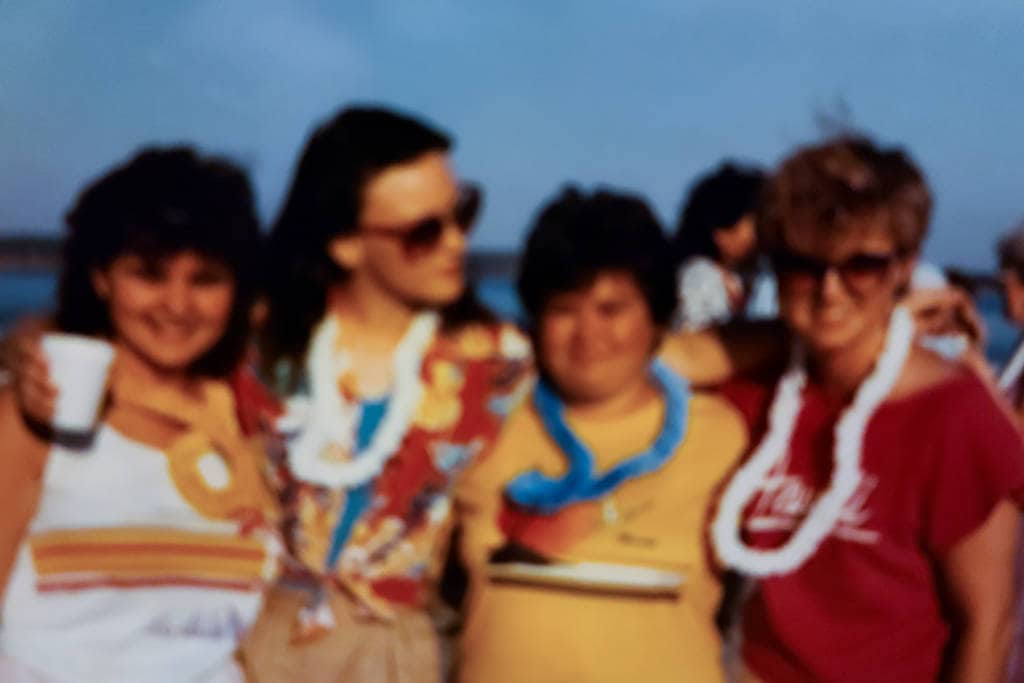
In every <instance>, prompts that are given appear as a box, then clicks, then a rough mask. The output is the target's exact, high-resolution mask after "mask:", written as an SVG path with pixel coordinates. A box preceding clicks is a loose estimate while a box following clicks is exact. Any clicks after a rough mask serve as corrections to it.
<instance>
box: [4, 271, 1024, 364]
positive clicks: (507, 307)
mask: <svg viewBox="0 0 1024 683" xmlns="http://www.w3.org/2000/svg"><path fill="white" fill-rule="evenodd" d="M55 291H56V282H55V278H54V276H53V274H52V273H51V272H48V271H30V272H15V273H11V272H7V273H0V330H2V329H3V328H4V327H6V326H7V325H9V324H10V322H11V321H12V320H14V319H16V318H17V317H18V316H20V315H24V314H25V313H28V312H35V311H47V310H49V309H50V308H51V307H52V302H53V298H54V293H55ZM477 292H478V293H479V295H480V298H481V300H482V301H483V302H484V303H485V304H486V305H487V306H489V307H490V308H491V309H492V310H494V311H495V312H496V313H497V314H498V315H500V316H502V317H503V318H507V319H511V320H521V319H522V309H521V307H520V305H519V299H518V297H517V296H516V292H515V287H514V285H513V283H512V281H511V280H510V279H508V278H501V277H485V278H482V279H481V280H479V281H478V283H477ZM978 308H979V310H980V311H981V314H982V316H983V317H984V318H985V322H986V324H987V325H988V336H989V347H988V356H989V358H991V359H992V360H993V361H994V362H996V363H997V364H1002V363H1003V362H1005V361H1006V359H1007V358H1008V357H1009V355H1010V353H1011V352H1012V351H1013V347H1014V344H1015V343H1016V341H1017V337H1018V333H1017V332H1016V331H1015V330H1014V328H1013V327H1011V326H1010V325H1008V324H1007V323H1006V322H1005V321H1004V320H1003V317H1002V315H1001V301H1000V298H999V296H998V295H997V294H996V293H995V292H993V291H991V290H986V291H985V292H984V293H983V294H982V295H981V296H980V297H979V299H978Z"/></svg>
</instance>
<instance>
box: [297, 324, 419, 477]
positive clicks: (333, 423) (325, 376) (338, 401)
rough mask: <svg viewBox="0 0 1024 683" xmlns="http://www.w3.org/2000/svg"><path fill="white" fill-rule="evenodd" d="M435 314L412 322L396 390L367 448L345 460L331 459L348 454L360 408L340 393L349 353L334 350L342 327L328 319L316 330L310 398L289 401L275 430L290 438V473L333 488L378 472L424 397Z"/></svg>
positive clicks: (397, 366)
mask: <svg viewBox="0 0 1024 683" xmlns="http://www.w3.org/2000/svg"><path fill="white" fill-rule="evenodd" d="M438 324H439V318H438V316H437V314H436V313H421V314H419V315H417V316H416V318H414V319H413V321H412V323H411V324H410V325H409V329H408V330H407V331H406V333H405V336H404V337H402V340H401V341H400V342H399V343H398V346H397V347H396V349H395V354H394V378H395V379H394V382H395V383H394V391H393V392H392V394H391V396H390V398H389V400H388V406H387V409H386V411H385V413H384V417H383V418H382V419H381V422H380V425H379V426H378V427H377V430H376V432H375V433H374V435H373V439H372V440H371V442H370V445H369V446H368V447H367V448H366V449H365V450H363V451H362V452H360V453H358V454H352V457H351V458H350V459H348V460H344V461H341V460H332V459H331V458H330V457H329V455H328V453H327V452H328V451H329V450H330V449H331V448H332V446H333V447H337V448H339V449H341V450H342V452H345V453H351V451H352V448H353V444H354V443H355V436H356V429H357V428H358V425H359V417H360V413H361V412H362V411H361V408H360V406H359V404H358V403H349V402H348V401H346V400H345V399H344V397H343V396H342V395H341V391H340V390H339V388H338V378H339V377H340V376H341V375H342V374H343V373H344V372H345V371H346V370H347V368H348V365H349V362H350V361H349V358H348V355H347V354H345V353H343V352H342V353H339V352H338V351H337V342H338V335H339V334H340V332H341V325H340V323H339V322H338V319H337V318H336V317H335V316H333V315H328V316H327V317H326V318H325V319H324V320H323V321H322V322H321V323H320V324H319V325H318V326H317V328H316V330H314V333H313V338H312V340H311V342H310V347H309V354H308V356H307V360H306V372H307V375H308V380H309V384H310V394H311V396H309V397H305V396H300V397H294V398H292V399H290V400H289V401H288V404H287V412H286V414H285V415H284V416H283V417H282V418H281V419H280V420H279V421H278V428H279V429H281V431H282V432H284V434H285V436H286V437H287V438H288V444H287V448H288V466H289V469H290V470H291V472H292V474H293V475H294V476H295V477H296V478H298V479H300V480H302V481H306V482H309V483H312V484H318V485H321V486H326V487H329V488H332V489H337V488H355V487H357V486H360V485H362V484H364V483H366V482H367V481H369V480H370V479H372V478H373V477H375V476H377V475H378V474H380V472H381V470H382V469H384V465H385V464H386V463H387V462H388V460H390V459H391V456H393V455H394V454H395V452H396V451H397V450H398V448H399V447H400V446H401V444H402V440H403V439H404V438H405V434H406V431H408V428H409V424H410V422H412V418H413V415H414V414H415V412H416V409H417V407H418V406H419V403H420V399H421V398H422V396H423V382H422V377H421V366H422V365H423V357H424V355H425V354H426V352H427V350H428V349H429V348H430V345H431V343H432V342H433V340H434V336H435V334H436V332H437V328H438Z"/></svg>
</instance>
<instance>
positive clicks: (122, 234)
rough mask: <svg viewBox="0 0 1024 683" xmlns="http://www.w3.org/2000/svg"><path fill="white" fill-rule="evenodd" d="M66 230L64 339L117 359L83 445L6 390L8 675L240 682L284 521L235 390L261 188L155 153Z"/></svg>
mask: <svg viewBox="0 0 1024 683" xmlns="http://www.w3.org/2000/svg"><path fill="white" fill-rule="evenodd" d="M67 225H68V233H67V239H66V242H65V247H64V258H63V263H62V268H61V275H60V291H59V297H58V305H57V315H56V326H57V328H58V330H60V331H62V332H65V333H73V334H77V335H87V336H89V337H95V338H100V339H104V340H107V341H109V342H110V344H112V345H113V347H114V349H115V353H116V355H115V359H114V364H113V367H112V369H111V371H110V376H109V384H108V389H107V401H106V405H105V407H104V408H103V411H102V414H101V416H100V420H99V424H98V426H97V428H96V429H95V432H94V433H93V434H92V438H91V439H89V440H86V441H82V440H77V441H67V440H65V439H63V438H62V437H61V436H60V435H59V434H54V433H53V432H51V431H50V430H48V429H47V428H46V427H45V426H43V425H41V424H39V423H38V421H36V420H34V419H32V418H29V417H27V416H24V415H22V413H21V411H19V408H18V406H17V405H16V404H15V400H14V397H13V395H12V393H11V392H4V393H3V394H2V395H0V440H2V441H3V443H4V450H5V456H8V457H5V460H4V464H5V470H4V477H3V478H2V482H3V484H2V485H3V487H4V490H3V492H0V501H2V503H3V507H4V511H3V512H4V514H2V515H0V520H2V521H0V585H6V591H5V592H4V593H3V613H2V618H0V624H2V625H0V679H2V680H5V681H8V680H14V681H20V680H29V681H82V680H90V681H97V680H133V681H181V680H190V681H241V680H243V677H242V672H241V671H240V669H239V668H238V666H237V664H236V663H235V660H234V652H235V649H236V647H237V643H238V640H239V638H240V637H241V635H242V633H243V632H244V631H245V630H246V629H247V628H248V626H249V625H250V624H251V623H252V622H253V621H254V620H255V618H256V615H257V613H258V611H259V608H260V604H261V602H262V596H263V590H264V587H265V585H266V583H267V582H268V581H269V580H271V579H272V578H273V576H274V574H275V573H276V557H275V551H274V548H275V547H276V544H275V543H272V542H271V540H270V539H271V538H272V529H273V524H274V523H275V521H276V520H275V517H274V514H273V511H274V508H275V506H274V504H273V501H272V497H271V495H270V494H269V492H268V490H267V489H266V487H265V484H264V481H263V479H262V475H261V457H262V456H261V452H260V451H259V450H258V449H254V448H253V447H252V445H251V442H250V440H249V439H248V437H247V435H246V434H245V433H243V430H242V429H241V426H240V425H239V421H238V418H237V417H236V405H235V401H234V398H233V393H232V390H231V387H230V386H229V384H228V382H227V378H228V375H229V374H230V373H232V372H233V371H234V369H235V368H236V367H237V365H238V364H239V362H240V361H241V356H242V352H243V349H244V348H245V346H246V344H247V342H248V338H249V315H250V309H251V305H252V301H253V295H254V291H255V278H256V270H257V252H258V247H259V232H258V225H257V219H256V216H255V211H254V207H253V199H252V193H251V191H250V188H249V184H248V180H247V179H246V177H245V175H244V174H243V173H242V172H241V171H240V170H238V169H237V168H236V167H234V166H232V165H231V164H229V163H228V162H226V161H223V160H220V159H216V158H204V157H200V156H198V155H197V154H196V153H195V152H194V151H192V150H191V149H188V148H168V149H148V150H145V151H143V152H142V153H140V154H138V155H137V156H135V157H134V158H132V159H131V160H130V161H128V162H126V163H124V164H123V165H121V166H119V167H117V168H115V169H114V170H113V171H111V172H109V173H107V174H106V175H104V176H103V177H102V178H100V179H99V180H97V181H95V182H94V183H93V184H91V185H90V186H89V187H88V188H86V190H85V191H84V192H83V193H82V194H81V196H80V197H79V198H78V202H77V204H76V205H75V207H74V208H73V209H72V210H71V212H70V213H69V214H68V216H67ZM53 398H54V397H53V396H52V395H51V396H45V397H41V402H42V403H43V404H44V405H46V404H47V403H48V404H49V411H47V410H45V409H44V411H43V412H44V413H45V412H51V414H52V406H53ZM30 403H32V402H30ZM41 417H42V419H43V420H45V419H46V416H45V415H43V416H41Z"/></svg>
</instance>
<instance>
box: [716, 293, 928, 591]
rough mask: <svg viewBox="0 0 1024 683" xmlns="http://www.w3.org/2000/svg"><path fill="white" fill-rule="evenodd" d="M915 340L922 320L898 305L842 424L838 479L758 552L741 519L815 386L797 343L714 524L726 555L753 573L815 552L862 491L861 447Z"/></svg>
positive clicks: (773, 570)
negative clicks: (760, 433)
mask: <svg viewBox="0 0 1024 683" xmlns="http://www.w3.org/2000/svg"><path fill="white" fill-rule="evenodd" d="M913 342H914V322H913V320H912V318H911V316H910V313H908V312H907V311H906V310H905V309H904V308H902V307H897V308H896V309H895V310H894V311H893V314H892V318H891V320H890V322H889V331H888V333H887V335H886V340H885V348H884V349H883V351H882V354H881V356H879V358H878V362H877V363H876V364H875V368H874V370H873V371H872V372H871V374H870V375H869V376H868V378H867V379H866V380H864V382H863V383H862V384H861V386H860V388H859V389H858V390H857V394H856V396H855V397H854V399H853V403H852V404H851V405H850V407H849V408H847V409H846V411H844V413H843V415H842V416H841V417H840V419H839V421H838V423H837V424H836V428H835V450H834V453H833V470H832V480H831V481H830V482H829V487H828V489H827V490H826V491H825V492H824V493H822V494H821V496H819V497H818V500H817V501H815V503H814V505H813V506H812V507H811V509H810V512H809V513H808V514H807V517H806V518H805V519H804V521H803V523H802V524H801V525H800V527H799V528H798V529H797V530H796V531H795V532H794V533H793V535H792V536H791V537H790V539H789V540H788V541H787V542H786V543H785V544H783V545H782V546H781V547H779V548H776V549H773V550H756V549H753V548H750V547H748V546H747V545H745V544H744V543H743V540H742V539H741V531H742V530H741V523H740V519H741V516H742V514H743V509H744V508H745V507H746V505H747V502H748V501H749V500H750V498H751V497H752V496H753V495H754V494H755V492H757V490H758V489H759V488H760V487H761V485H762V483H763V481H764V478H765V475H766V474H767V473H768V472H769V471H771V469H772V467H774V466H775V465H776V464H777V463H778V462H779V461H780V460H781V459H782V458H784V457H785V456H786V453H787V452H788V449H789V442H790V439H791V438H792V436H793V430H794V428H795V427H796V422H797V418H798V417H799V415H800V411H801V410H802V408H803V401H802V392H803V388H804V386H805V384H806V383H807V369H806V367H805V363H804V353H803V351H802V349H800V348H797V350H796V351H795V352H794V356H793V362H792V363H791V365H790V368H789V370H787V371H786V374H785V375H783V377H782V379H781V381H780V382H779V386H778V389H777V391H776V394H775V398H774V400H773V401H772V405H771V408H770V411H769V414H768V419H769V426H768V432H767V434H765V437H764V439H763V440H762V441H761V444H760V446H758V448H757V450H755V451H754V453H753V455H752V456H751V458H750V460H749V461H748V462H747V463H746V464H745V465H744V466H743V467H741V468H740V469H739V471H738V472H736V474H735V475H734V476H733V478H732V480H731V481H730V482H729V485H728V486H727V487H726V489H725V492H724V493H723V495H722V499H721V501H720V503H719V508H718V514H717V515H716V517H715V521H714V523H713V524H712V528H711V536H712V540H713V541H714V545H715V550H716V552H717V554H718V557H719V559H720V560H721V561H722V562H723V563H724V564H726V565H728V566H730V567H733V568H735V569H738V570H739V571H741V572H743V573H745V574H748V575H750V576H758V577H763V576H771V575H778V574H787V573H789V572H791V571H793V570H794V569H796V568H797V567H799V566H800V565H802V564H803V563H804V562H805V561H806V560H807V558H809V557H810V556H811V555H813V554H814V552H815V551H816V550H817V549H818V545H820V544H821V542H822V540H824V538H825V537H826V536H828V534H829V533H831V532H832V529H833V528H834V527H835V524H836V522H837V521H838V520H839V516H840V515H841V514H842V511H843V506H844V505H845V504H846V502H847V501H848V500H849V499H850V497H851V496H852V495H853V494H854V493H855V492H856V491H857V487H858V486H859V485H860V481H861V477H862V475H863V473H862V471H861V467H860V464H861V462H860V461H861V450H862V448H863V445H864V433H865V432H866V430H867V425H868V422H870V420H871V417H872V416H873V415H874V414H875V411H876V410H877V409H878V406H879V405H880V404H881V403H882V402H883V401H884V400H885V398H886V396H888V395H889V392H891V391H892V388H893V386H894V385H895V384H896V381H897V379H899V376H900V372H901V371H902V369H903V365H904V363H905V362H906V359H907V356H908V354H909V352H910V349H911V347H912V345H913Z"/></svg>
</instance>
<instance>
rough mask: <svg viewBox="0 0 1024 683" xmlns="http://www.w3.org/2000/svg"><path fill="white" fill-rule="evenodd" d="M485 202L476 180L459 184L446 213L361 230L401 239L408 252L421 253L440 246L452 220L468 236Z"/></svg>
mask: <svg viewBox="0 0 1024 683" xmlns="http://www.w3.org/2000/svg"><path fill="white" fill-rule="evenodd" d="M482 205H483V192H482V191H481V189H480V187H479V186H478V185H476V184H474V183H463V184H462V185H460V186H459V196H458V198H457V199H456V200H455V206H454V207H452V210H451V211H450V212H449V213H448V214H447V215H441V216H427V217H425V218H421V219H420V220H418V221H416V222H415V223H412V224H409V225H405V226H402V227H384V226H363V227H362V231H363V232H364V233H368V234H371V235H380V236H382V237H393V238H395V239H397V240H399V241H400V242H401V243H402V248H403V249H404V250H405V252H406V253H407V254H414V253H422V252H426V251H430V250H432V249H434V248H435V247H437V245H438V244H439V243H440V242H441V237H442V236H443V235H444V229H445V226H446V225H448V224H449V223H452V224H453V225H454V226H455V227H456V228H458V230H459V232H461V233H462V234H463V235H468V234H469V233H470V231H472V229H473V226H474V225H475V223H476V219H477V216H478V215H479V214H480V207H481V206H482Z"/></svg>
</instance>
